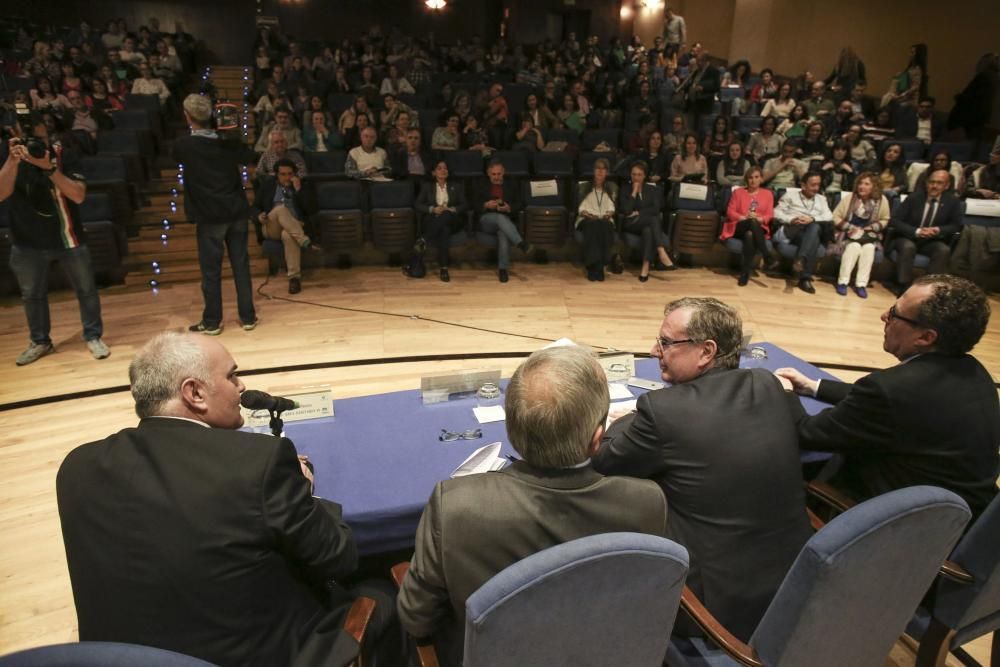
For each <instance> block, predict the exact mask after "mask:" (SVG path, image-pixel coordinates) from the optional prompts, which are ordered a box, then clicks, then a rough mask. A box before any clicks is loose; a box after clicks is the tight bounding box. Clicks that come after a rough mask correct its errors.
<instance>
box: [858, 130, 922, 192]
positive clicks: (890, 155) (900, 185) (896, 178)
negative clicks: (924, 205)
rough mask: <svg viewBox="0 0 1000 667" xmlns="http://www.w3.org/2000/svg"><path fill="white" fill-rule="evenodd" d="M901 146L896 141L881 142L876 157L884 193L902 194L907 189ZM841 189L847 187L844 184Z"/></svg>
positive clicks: (880, 184) (879, 178)
mask: <svg viewBox="0 0 1000 667" xmlns="http://www.w3.org/2000/svg"><path fill="white" fill-rule="evenodd" d="M905 164H906V163H905V161H904V160H903V147H902V146H901V145H900V144H898V143H896V142H889V143H886V144H883V146H882V154H881V155H880V156H879V159H878V168H877V171H878V181H879V186H880V187H881V188H882V192H884V193H894V194H897V195H899V194H903V193H904V192H906V191H907V189H908V188H907V180H906V171H905V170H904V167H903V165H905ZM842 189H845V190H846V189H848V188H847V187H846V186H845V187H843V188H842Z"/></svg>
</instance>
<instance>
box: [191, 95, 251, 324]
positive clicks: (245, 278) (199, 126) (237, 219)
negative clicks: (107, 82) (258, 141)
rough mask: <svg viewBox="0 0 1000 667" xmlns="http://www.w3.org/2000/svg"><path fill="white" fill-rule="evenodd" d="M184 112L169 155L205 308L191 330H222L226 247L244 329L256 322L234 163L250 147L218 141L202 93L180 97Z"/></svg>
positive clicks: (243, 201)
mask: <svg viewBox="0 0 1000 667" xmlns="http://www.w3.org/2000/svg"><path fill="white" fill-rule="evenodd" d="M184 117H185V118H186V119H187V122H188V125H190V126H191V134H190V135H189V136H186V137H181V138H180V139H178V140H177V141H176V142H175V143H174V159H176V160H177V162H179V163H180V164H181V167H182V169H183V172H184V211H185V213H186V214H187V216H188V218H189V219H190V220H191V221H192V222H194V223H195V224H196V225H197V226H198V264H199V265H200V267H201V293H202V296H203V297H204V299H205V309H204V311H203V312H202V316H201V321H200V322H198V323H197V324H192V325H191V326H190V327H189V329H190V330H191V331H200V332H202V333H205V334H208V335H209V336H217V335H219V334H220V333H222V254H223V246H225V248H226V250H227V251H228V252H229V263H230V264H231V265H232V267H233V280H234V281H235V282H236V302H237V309H238V312H239V316H240V325H242V327H243V329H245V330H246V331H252V330H253V329H255V328H256V327H257V311H256V310H254V306H253V284H252V283H251V281H250V255H249V251H248V242H247V218H248V216H249V206H248V205H247V198H246V195H245V194H244V192H243V184H242V182H241V181H240V165H244V164H247V163H248V162H249V161H250V160H252V159H253V153H252V152H250V150H249V149H248V148H247V147H245V146H243V145H241V144H239V143H237V142H234V141H224V140H222V139H220V138H219V136H218V135H217V134H216V133H215V131H214V130H212V129H211V121H212V103H211V101H209V98H208V97H206V96H204V95H195V94H191V95H188V96H187V97H186V98H185V99H184Z"/></svg>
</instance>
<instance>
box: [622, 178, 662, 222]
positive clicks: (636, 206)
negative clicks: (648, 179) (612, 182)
mask: <svg viewBox="0 0 1000 667" xmlns="http://www.w3.org/2000/svg"><path fill="white" fill-rule="evenodd" d="M662 210H663V201H662V198H661V197H660V190H659V188H657V187H656V186H655V185H653V184H652V183H643V184H642V197H641V198H639V199H637V198H635V197H633V196H632V184H631V183H625V184H624V185H622V187H621V188H620V189H619V191H618V212H619V213H620V214H621V215H622V219H623V220H624V222H625V223H626V224H628V221H629V215H630V214H631V213H633V212H635V211H638V213H639V217H640V218H646V217H653V218H658V217H659V215H660V212H661V211H662Z"/></svg>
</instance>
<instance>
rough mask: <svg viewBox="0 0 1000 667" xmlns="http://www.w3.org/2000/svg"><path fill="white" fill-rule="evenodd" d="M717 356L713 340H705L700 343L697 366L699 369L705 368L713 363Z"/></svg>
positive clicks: (716, 346)
mask: <svg viewBox="0 0 1000 667" xmlns="http://www.w3.org/2000/svg"><path fill="white" fill-rule="evenodd" d="M717 354H719V346H718V344H717V343H716V342H715V341H714V340H706V341H705V342H704V343H702V348H701V357H700V358H699V359H698V366H700V367H701V368H707V367H708V366H710V365H711V364H712V362H713V361H715V357H716V355H717Z"/></svg>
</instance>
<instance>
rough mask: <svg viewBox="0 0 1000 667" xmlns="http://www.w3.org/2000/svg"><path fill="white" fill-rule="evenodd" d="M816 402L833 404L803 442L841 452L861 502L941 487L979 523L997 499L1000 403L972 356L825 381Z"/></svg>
mask: <svg viewBox="0 0 1000 667" xmlns="http://www.w3.org/2000/svg"><path fill="white" fill-rule="evenodd" d="M907 201H909V200H907ZM817 398H818V399H819V400H821V401H826V402H828V403H833V404H834V407H832V408H830V409H829V410H824V411H823V412H821V413H819V414H818V415H814V416H812V417H810V416H808V415H806V414H805V411H804V410H803V411H802V412H801V413H800V414H799V416H798V430H799V442H800V444H801V446H802V448H803V449H813V450H818V451H827V452H840V453H841V454H843V455H844V465H843V467H842V470H841V474H840V475H838V478H837V479H835V480H833V482H834V483H835V484H838V485H841V486H843V487H845V490H847V491H848V493H851V494H853V495H854V496H855V497H856V498H858V499H866V498H869V497H872V496H877V495H879V494H882V493H886V492H887V491H892V490H894V489H899V488H903V487H907V486H915V485H918V484H929V485H931V486H940V487H943V488H945V489H949V490H950V491H954V492H955V493H957V494H958V495H960V496H962V498H964V499H965V501H966V502H967V503H968V504H969V507H970V508H971V509H972V512H973V520H975V517H978V516H979V514H980V513H982V511H983V510H984V509H985V508H986V506H987V505H988V504H989V503H990V501H991V500H992V499H993V498H994V496H996V494H997V488H996V481H997V471H998V466H1000V457H998V455H997V446H998V445H1000V403H998V401H997V391H996V388H995V387H994V386H993V379H992V378H991V377H990V374H989V372H987V370H986V369H985V368H983V366H982V364H980V363H979V362H978V361H977V360H976V359H975V358H974V357H971V356H969V355H963V356H960V357H947V356H944V355H941V354H933V353H931V354H924V355H921V356H919V357H915V358H913V359H910V360H909V361H907V362H906V363H902V364H899V365H897V366H893V367H892V368H887V369H885V370H883V371H876V372H874V373H872V374H870V375H866V376H865V377H863V378H861V379H860V380H858V381H857V382H856V383H855V384H853V385H851V384H845V383H843V382H834V381H830V380H823V381H822V382H820V383H819V393H818V395H817Z"/></svg>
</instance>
